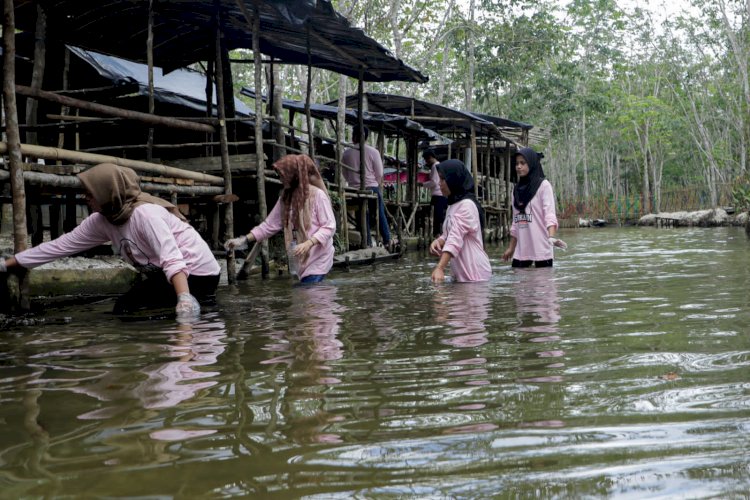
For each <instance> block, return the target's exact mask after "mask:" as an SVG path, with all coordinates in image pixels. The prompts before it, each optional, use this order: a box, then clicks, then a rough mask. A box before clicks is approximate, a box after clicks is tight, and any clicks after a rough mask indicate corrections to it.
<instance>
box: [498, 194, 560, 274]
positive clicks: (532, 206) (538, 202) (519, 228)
mask: <svg viewBox="0 0 750 500" xmlns="http://www.w3.org/2000/svg"><path fill="white" fill-rule="evenodd" d="M550 226H555V227H557V214H556V212H555V196H554V194H553V193H552V184H550V183H549V181H548V180H546V179H545V180H543V181H542V184H541V185H540V186H539V189H538V190H537V192H536V195H534V197H533V198H532V199H531V201H530V202H529V204H528V205H527V206H526V211H525V213H521V212H519V210H518V209H517V208H516V207H515V205H514V206H513V223H512V224H511V226H510V235H511V236H512V237H514V238H515V239H516V250H515V251H514V252H513V258H514V259H517V260H549V259H552V258H554V255H553V251H552V245H551V244H550V242H549V232H548V231H547V228H548V227H550Z"/></svg>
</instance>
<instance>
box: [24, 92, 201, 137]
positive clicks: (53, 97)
mask: <svg viewBox="0 0 750 500" xmlns="http://www.w3.org/2000/svg"><path fill="white" fill-rule="evenodd" d="M15 91H16V93H18V94H21V95H23V96H26V97H35V98H37V99H44V100H46V101H51V102H55V103H58V104H63V105H65V106H70V107H71V108H78V109H85V110H86V111H92V112H95V113H101V114H103V115H108V116H117V117H120V118H127V119H129V120H137V121H140V122H143V123H148V124H152V125H158V126H160V127H171V128H179V129H184V130H192V131H194V132H214V128H213V127H212V126H211V125H207V124H205V123H193V122H188V121H183V120H179V119H177V118H171V117H168V116H156V115H150V114H148V113H141V112H140V111H133V110H130V109H122V108H116V107H114V106H107V105H105V104H97V103H95V102H89V101H82V100H80V99H75V98H73V97H68V96H64V95H59V94H54V93H52V92H47V91H46V90H34V89H32V88H30V87H27V86H25V85H16V87H15Z"/></svg>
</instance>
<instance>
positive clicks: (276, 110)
mask: <svg viewBox="0 0 750 500" xmlns="http://www.w3.org/2000/svg"><path fill="white" fill-rule="evenodd" d="M271 61H273V59H272V60H271ZM283 90H284V89H283V87H282V86H281V79H280V78H279V66H278V65H276V64H273V62H271V90H270V92H269V93H268V95H269V96H271V115H273V117H274V119H275V120H276V122H277V123H274V124H273V126H272V130H273V131H274V133H273V134H272V135H273V137H275V138H276V142H277V143H278V144H279V146H274V147H273V161H276V160H278V159H279V158H281V157H282V156H284V155H285V154H286V147H285V146H286V138H285V137H284V127H283V126H281V120H282V115H283V114H284V103H283V102H282V98H283V95H284V92H283Z"/></svg>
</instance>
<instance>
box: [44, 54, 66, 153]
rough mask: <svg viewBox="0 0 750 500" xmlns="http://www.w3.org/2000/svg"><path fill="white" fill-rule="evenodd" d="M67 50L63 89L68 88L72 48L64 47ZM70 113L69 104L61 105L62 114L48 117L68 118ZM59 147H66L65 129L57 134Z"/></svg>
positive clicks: (55, 118) (48, 116)
mask: <svg viewBox="0 0 750 500" xmlns="http://www.w3.org/2000/svg"><path fill="white" fill-rule="evenodd" d="M63 50H64V51H65V62H64V66H63V74H62V86H63V90H67V88H68V75H69V73H70V49H69V48H68V47H65V48H64V49H63ZM69 114H70V108H68V107H67V106H61V107H60V115H59V118H58V117H54V118H53V117H52V116H50V115H47V118H49V119H51V120H66V119H67V118H69V117H68V115H69ZM57 147H58V148H60V149H62V148H64V147H65V130H61V131H60V132H59V133H58V134H57Z"/></svg>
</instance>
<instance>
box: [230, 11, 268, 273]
mask: <svg viewBox="0 0 750 500" xmlns="http://www.w3.org/2000/svg"><path fill="white" fill-rule="evenodd" d="M237 3H238V4H239V5H240V7H241V8H242V9H243V13H244V14H245V17H246V19H247V21H248V23H250V18H249V17H248V12H247V10H246V9H245V7H244V3H243V2H242V0H237ZM252 27H253V58H254V59H255V68H254V70H255V75H254V76H255V91H256V92H257V95H256V96H255V115H256V117H255V156H256V159H257V161H258V168H257V172H258V183H257V188H258V211H259V215H260V218H261V220H265V219H266V217H268V206H267V204H266V173H265V168H264V165H263V163H262V162H263V120H262V118H261V117H262V116H263V102H262V99H261V97H260V96H262V95H263V94H262V91H263V89H262V85H263V81H262V79H261V77H262V71H263V62H262V61H261V54H260V12H258V7H257V6H256V7H255V11H254V15H253V18H252ZM260 255H261V262H262V264H261V265H262V270H261V275H262V277H263V278H267V277H268V273H269V269H268V240H264V241H263V244H262V247H261V252H260Z"/></svg>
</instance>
